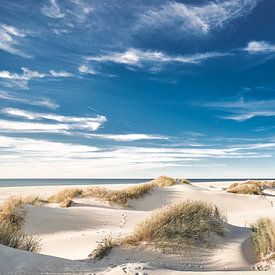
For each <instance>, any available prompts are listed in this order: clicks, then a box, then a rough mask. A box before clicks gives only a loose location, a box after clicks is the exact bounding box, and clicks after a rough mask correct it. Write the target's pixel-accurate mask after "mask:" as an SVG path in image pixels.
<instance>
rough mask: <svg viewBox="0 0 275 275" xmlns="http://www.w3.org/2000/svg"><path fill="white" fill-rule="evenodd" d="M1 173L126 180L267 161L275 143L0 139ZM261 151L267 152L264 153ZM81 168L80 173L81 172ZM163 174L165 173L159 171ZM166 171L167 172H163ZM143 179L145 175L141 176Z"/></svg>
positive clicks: (19, 175) (6, 174)
mask: <svg viewBox="0 0 275 275" xmlns="http://www.w3.org/2000/svg"><path fill="white" fill-rule="evenodd" d="M0 144H1V155H0V163H1V165H0V173H1V175H4V176H13V175H14V169H15V168H16V176H17V177H22V176H24V177H27V176H31V177H37V176H41V175H43V176H45V177H47V176H48V175H49V174H51V175H53V176H63V177H64V176H65V177H76V176H80V177H81V176H82V177H83V176H85V177H89V176H92V175H93V176H95V175H96V176H102V175H112V176H114V175H117V176H120V177H121V176H123V175H124V176H125V175H126V174H127V173H129V171H132V176H137V173H138V171H142V173H146V171H152V169H156V168H162V169H163V168H165V167H179V169H180V172H181V173H182V168H183V167H191V166H192V164H193V165H195V166H207V167H208V166H210V167H211V166H213V165H214V166H215V163H213V162H211V160H219V164H220V165H225V163H222V159H225V160H226V159H243V158H245V159H255V158H257V159H259V158H270V157H271V154H270V152H271V149H272V148H274V147H275V143H262V144H260V143H259V144H249V145H246V146H242V147H241V146H239V147H235V148H224V146H223V148H200V149H194V148H182V147H181V148H167V147H161V148H160V147H126V146H123V147H111V148H110V147H109V148H99V147H95V146H91V145H82V144H76V143H62V142H57V141H49V140H40V139H33V138H15V137H6V136H3V135H2V136H1V135H0ZM264 150H267V152H269V153H268V154H266V153H265V151H264ZM80 168H81V169H80ZM161 171H162V172H164V170H161ZM165 171H166V170H165ZM143 175H144V174H143Z"/></svg>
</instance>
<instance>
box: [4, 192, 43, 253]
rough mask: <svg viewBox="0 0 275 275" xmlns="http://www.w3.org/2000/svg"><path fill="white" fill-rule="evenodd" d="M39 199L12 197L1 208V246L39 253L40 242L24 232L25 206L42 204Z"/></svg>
mask: <svg viewBox="0 0 275 275" xmlns="http://www.w3.org/2000/svg"><path fill="white" fill-rule="evenodd" d="M40 203H41V199H40V198H39V197H26V198H22V197H10V198H9V199H7V200H6V201H5V202H4V203H3V204H2V205H1V207H0V244H2V245H6V246H9V247H13V248H17V249H21V250H27V251H31V252H37V251H39V240H38V239H37V238H36V237H33V236H30V235H28V234H26V233H24V232H23V230H22V226H23V224H24V222H25V215H26V211H25V209H24V207H23V205H24V204H32V205H36V204H40Z"/></svg>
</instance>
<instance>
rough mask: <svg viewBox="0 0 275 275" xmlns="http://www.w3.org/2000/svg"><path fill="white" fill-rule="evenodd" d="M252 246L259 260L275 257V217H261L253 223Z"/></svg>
mask: <svg viewBox="0 0 275 275" xmlns="http://www.w3.org/2000/svg"><path fill="white" fill-rule="evenodd" d="M251 228H252V235H251V239H252V247H253V249H254V251H255V252H256V255H257V257H258V260H259V261H269V260H271V259H275V219H272V218H267V217H264V218H260V219H258V220H257V222H256V223H254V224H252V226H251Z"/></svg>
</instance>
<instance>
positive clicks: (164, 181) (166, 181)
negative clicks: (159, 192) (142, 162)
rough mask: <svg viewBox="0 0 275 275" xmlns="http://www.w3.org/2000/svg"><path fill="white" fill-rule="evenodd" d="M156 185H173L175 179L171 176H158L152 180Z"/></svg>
mask: <svg viewBox="0 0 275 275" xmlns="http://www.w3.org/2000/svg"><path fill="white" fill-rule="evenodd" d="M152 183H153V184H154V185H155V186H156V187H169V186H172V185H175V184H176V183H177V181H176V180H175V179H173V178H171V177H167V176H160V177H158V178H156V179H154V180H153V181H152Z"/></svg>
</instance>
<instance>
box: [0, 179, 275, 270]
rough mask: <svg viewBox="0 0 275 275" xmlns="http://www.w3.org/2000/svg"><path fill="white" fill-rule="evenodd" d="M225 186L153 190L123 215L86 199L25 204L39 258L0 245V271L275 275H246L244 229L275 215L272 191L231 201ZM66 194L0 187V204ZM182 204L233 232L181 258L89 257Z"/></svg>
mask: <svg viewBox="0 0 275 275" xmlns="http://www.w3.org/2000/svg"><path fill="white" fill-rule="evenodd" d="M229 184H230V182H219V183H214V184H213V183H207V182H204V183H199V184H196V185H195V184H192V185H186V184H183V185H175V186H172V187H168V188H161V189H155V190H154V191H153V192H152V194H151V195H149V196H147V197H145V198H143V199H141V200H138V201H132V202H131V205H132V208H128V209H124V208H119V207H111V206H109V205H108V204H105V203H103V202H100V201H97V200H95V199H89V198H83V199H75V200H74V202H75V203H74V205H73V206H72V207H70V208H60V207H59V206H58V205H55V204H50V205H47V206H27V217H26V223H25V228H24V230H25V231H26V232H27V233H29V234H32V235H36V236H38V237H39V238H40V239H41V243H42V249H41V251H40V254H35V253H29V252H26V251H19V250H15V249H12V248H8V247H4V246H0V273H1V272H3V273H4V272H16V271H20V272H33V273H34V274H36V273H74V274H75V273H78V274H91V273H92V272H95V273H96V274H193V273H189V272H190V271H194V272H195V271H196V273H195V274H199V273H204V274H206V272H207V273H208V272H209V273H211V274H213V275H214V274H230V273H231V272H229V271H233V272H232V274H251V275H252V274H258V273H260V274H275V268H274V267H272V270H271V271H268V272H253V271H251V270H252V266H253V264H254V263H255V261H256V259H255V255H254V254H253V251H252V250H251V248H250V245H249V235H250V229H249V225H250V224H251V223H253V222H254V221H256V220H257V219H258V218H259V217H262V216H269V217H275V190H274V189H273V190H272V189H269V190H265V193H266V195H265V196H263V197H261V196H252V195H236V194H230V193H226V192H225V191H224V190H223V189H224V188H225V187H226V186H227V185H229ZM70 187H71V186H70ZM108 187H110V188H124V187H126V186H125V185H120V186H119V185H116V186H108ZM63 188H64V186H58V187H57V186H56V187H54V186H43V187H2V188H0V203H1V202H3V201H4V200H5V199H6V198H8V197H9V196H11V195H22V196H27V195H31V194H36V195H37V194H38V195H41V196H48V195H51V194H53V193H55V192H57V191H58V190H61V189H63ZM185 199H193V200H197V199H198V200H203V201H206V202H211V203H214V204H216V205H217V206H218V207H219V208H220V209H221V210H223V211H224V213H226V215H227V218H228V228H229V229H230V233H229V234H228V236H227V237H226V238H225V239H223V240H220V242H219V244H218V246H217V248H215V249H211V250H196V251H187V252H186V255H182V254H181V255H177V254H172V255H171V254H169V255H168V254H163V253H161V252H159V251H156V250H154V251H153V250H152V249H145V248H142V247H139V248H134V249H129V248H115V249H114V250H113V251H112V252H111V253H110V254H109V255H108V256H106V257H105V258H103V259H102V260H99V261H96V262H93V261H91V260H89V259H88V255H89V253H90V252H91V251H92V250H93V249H94V248H95V247H96V245H97V244H98V242H99V241H100V240H102V239H103V238H105V237H108V236H124V235H127V234H128V233H130V232H132V231H133V229H134V228H135V226H136V224H137V223H139V222H140V221H142V220H144V219H145V218H146V217H147V216H148V215H150V213H151V212H152V211H153V210H154V209H156V208H158V207H161V206H163V205H165V204H169V203H172V202H177V201H182V200H185ZM273 205H274V207H273ZM41 254H43V255H41ZM46 255H47V256H46ZM182 271H185V272H183V273H182ZM237 271H244V273H243V272H242V273H241V272H237ZM138 272H139V273H138Z"/></svg>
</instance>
